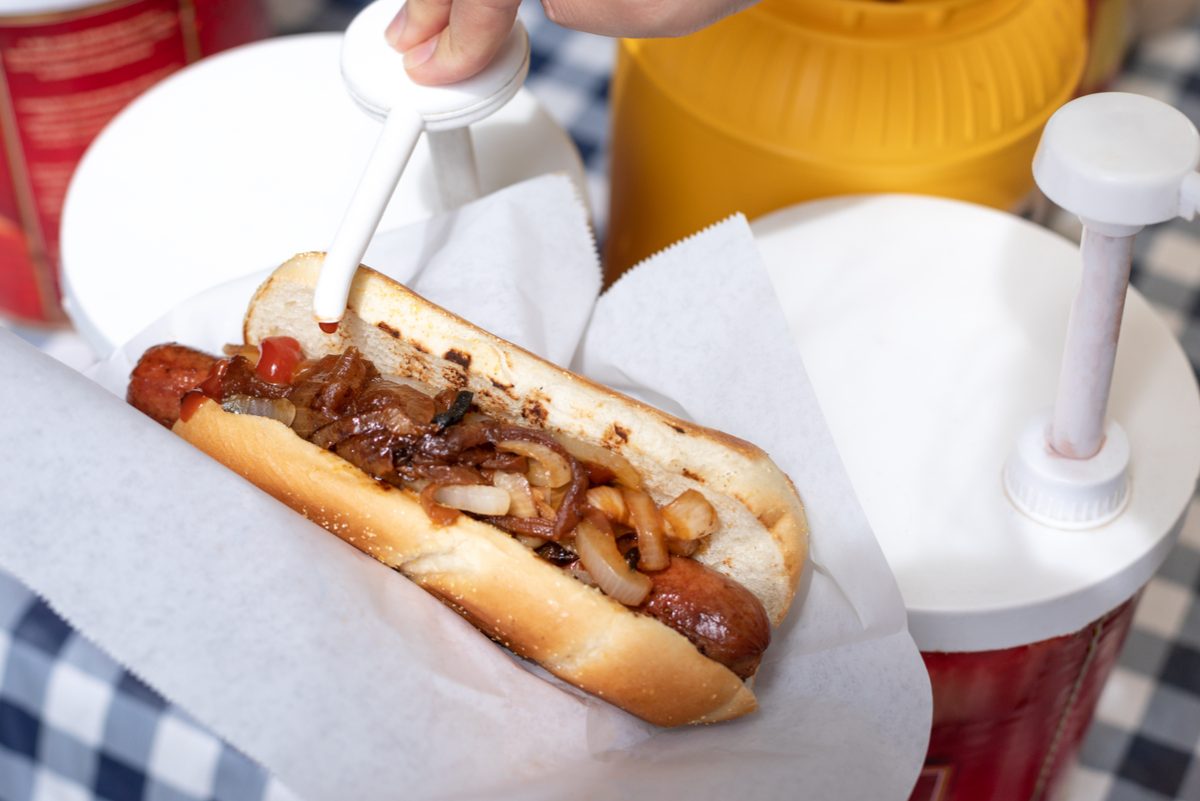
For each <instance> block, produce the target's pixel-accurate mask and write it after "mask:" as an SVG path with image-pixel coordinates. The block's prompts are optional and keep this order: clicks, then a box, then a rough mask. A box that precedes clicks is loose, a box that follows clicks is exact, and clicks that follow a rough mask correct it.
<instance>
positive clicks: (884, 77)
mask: <svg viewBox="0 0 1200 801" xmlns="http://www.w3.org/2000/svg"><path fill="white" fill-rule="evenodd" d="M1086 33H1087V15H1086V4H1085V2H1084V0H896V1H894V2H882V1H881V0H762V2H761V3H759V4H758V5H756V6H753V7H751V8H749V9H747V10H745V11H743V12H741V13H739V14H735V15H734V16H732V17H729V18H728V19H725V20H723V21H722V22H719V23H717V24H716V25H713V26H712V27H710V28H707V29H705V30H702V31H699V32H697V33H694V34H691V35H690V36H685V37H681V38H678V39H648V40H622V41H621V43H620V46H619V52H618V58H617V68H616V72H615V75H614V80H613V87H612V110H613V135H612V168H611V175H612V195H611V200H610V203H611V206H610V215H609V235H608V240H607V249H606V262H607V268H606V269H607V277H608V279H609V280H612V279H614V278H615V277H616V276H617V275H619V274H620V272H621V271H623V270H624V269H626V268H628V267H629V266H631V265H632V264H634V263H636V262H637V261H639V260H640V259H642V258H645V257H646V256H648V255H650V254H651V253H653V252H654V251H656V250H658V249H660V248H662V247H665V246H666V245H668V244H670V243H671V242H673V241H675V240H676V239H679V238H680V237H683V236H686V235H688V234H690V233H692V232H694V231H696V230H698V229H699V228H702V227H704V226H705V225H708V224H710V223H712V222H714V221H716V220H719V219H721V218H723V217H725V216H727V215H729V214H731V213H733V212H737V211H741V212H743V213H745V214H746V215H747V216H749V217H751V218H753V217H756V216H758V215H761V214H764V213H766V212H769V211H772V210H774V209H778V208H780V207H783V206H787V205H791V204H794V203H798V202H802V201H805V200H811V199H814V198H818V197H826V196H830V195H842V194H853V193H862V192H887V191H903V192H917V193H922V194H933V195H943V196H949V197H955V198H960V199H963V200H968V201H973V202H976V203H982V204H985V205H989V206H994V207H997V208H1002V209H1012V208H1015V207H1017V206H1019V205H1020V204H1021V203H1022V201H1023V200H1024V199H1025V198H1026V197H1027V196H1028V194H1029V192H1030V191H1031V190H1032V188H1033V179H1032V176H1031V174H1030V163H1031V161H1032V159H1033V153H1034V150H1035V149H1036V147H1037V141H1038V137H1039V135H1040V133H1041V129H1042V126H1043V125H1044V124H1045V122H1046V120H1047V119H1048V118H1049V116H1050V114H1051V113H1053V111H1054V110H1055V109H1057V108H1058V107H1059V106H1061V105H1062V104H1063V103H1065V102H1066V101H1067V100H1069V99H1070V98H1071V96H1072V94H1073V93H1074V91H1075V89H1076V87H1077V86H1078V84H1079V79H1080V76H1081V75H1082V73H1083V68H1084V63H1085V60H1086V56H1087V44H1086Z"/></svg>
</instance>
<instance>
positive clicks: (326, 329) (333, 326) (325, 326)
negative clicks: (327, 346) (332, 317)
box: [317, 323, 338, 334]
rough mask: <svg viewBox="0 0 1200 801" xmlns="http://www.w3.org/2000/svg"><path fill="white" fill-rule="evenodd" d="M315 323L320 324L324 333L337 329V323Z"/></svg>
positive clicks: (333, 332) (333, 331)
mask: <svg viewBox="0 0 1200 801" xmlns="http://www.w3.org/2000/svg"><path fill="white" fill-rule="evenodd" d="M317 325H318V326H320V327H321V330H322V331H324V332H325V333H326V334H336V333H337V330H338V324H337V323H317Z"/></svg>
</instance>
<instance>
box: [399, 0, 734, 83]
mask: <svg viewBox="0 0 1200 801" xmlns="http://www.w3.org/2000/svg"><path fill="white" fill-rule="evenodd" d="M753 2H754V0H542V7H543V8H545V10H546V16H547V17H549V18H550V20H551V21H553V22H556V23H558V24H559V25H562V26H563V27H566V28H574V29H575V30H579V31H585V32H587V33H598V34H602V35H605V36H630V37H639V38H640V37H660V36H681V35H683V34H686V33H691V32H692V31H695V30H699V29H700V28H703V27H705V26H706V25H710V24H712V23H713V22H716V21H717V20H719V19H721V18H722V17H724V16H726V15H728V14H732V13H733V12H735V11H739V10H741V9H742V8H745V7H746V6H748V5H751V4H752V3H753ZM519 5H520V0H408V2H407V4H406V5H405V7H404V8H403V9H401V11H400V13H399V14H397V15H396V18H395V19H394V20H392V23H391V24H390V25H389V26H388V29H387V38H388V41H389V42H390V43H391V45H392V47H394V48H396V49H397V50H399V51H401V52H402V53H404V66H405V68H406V69H407V70H408V74H409V76H410V77H412V79H413V80H414V81H416V82H417V83H423V84H431V85H434V84H445V83H454V82H456V81H462V80H465V79H467V78H470V77H471V76H472V75H475V74H476V73H477V72H479V71H480V70H482V69H483V68H484V67H486V66H487V65H488V64H490V63H491V61H492V59H493V58H495V56H496V53H497V52H498V51H499V50H500V45H502V44H503V43H504V40H505V38H506V37H507V36H508V33H509V31H511V30H512V26H513V20H515V19H516V16H517V7H518V6H519Z"/></svg>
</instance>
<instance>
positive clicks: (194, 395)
mask: <svg viewBox="0 0 1200 801" xmlns="http://www.w3.org/2000/svg"><path fill="white" fill-rule="evenodd" d="M207 397H208V396H207V395H205V394H204V393H203V392H201V391H200V390H198V389H193V390H192V391H191V392H189V393H187V394H186V395H184V396H183V400H182V401H181V402H180V404H179V419H180V420H182V421H183V422H185V423H186V422H187V421H188V420H191V419H192V415H194V414H195V413H196V410H197V409H199V408H200V404H201V403H204V399H205V398H207Z"/></svg>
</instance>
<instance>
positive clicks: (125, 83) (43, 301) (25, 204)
mask: <svg viewBox="0 0 1200 801" xmlns="http://www.w3.org/2000/svg"><path fill="white" fill-rule="evenodd" d="M268 32H269V21H268V17H267V13H266V9H265V6H264V5H263V3H262V2H261V0H116V1H115V2H114V1H112V0H110V1H109V2H101V3H96V2H78V1H73V0H57V2H55V1H54V0H28V2H26V3H24V11H23V13H18V14H6V15H3V16H0V144H2V145H3V147H2V148H0V315H3V316H6V317H10V318H14V319H16V320H19V321H23V322H27V323H35V324H55V323H61V322H64V319H65V318H64V317H63V313H62V310H61V307H60V306H59V287H58V230H59V224H60V221H61V217H62V208H63V198H64V196H65V195H66V191H67V184H68V182H69V180H70V178H71V175H72V173H73V172H74V170H75V166H76V165H77V164H78V163H79V160H80V158H82V156H83V153H84V151H85V150H86V149H87V147H88V145H89V144H91V142H92V139H94V138H95V136H96V135H97V134H98V133H99V132H100V130H101V129H102V128H103V127H104V126H105V125H106V124H107V123H108V121H109V120H111V119H112V118H113V117H114V116H115V115H116V114H117V112H119V111H120V110H121V109H122V108H124V107H125V106H126V105H127V104H128V103H129V102H130V101H131V100H133V99H134V98H135V97H137V96H138V95H139V94H141V93H142V92H143V91H145V90H146V89H148V88H149V87H151V86H153V85H154V84H155V83H157V82H158V81H160V80H162V79H163V78H165V77H166V76H168V75H170V74H171V73H172V72H175V71H176V70H178V69H180V68H182V67H183V66H185V65H187V64H190V63H191V62H193V61H196V60H197V59H199V58H201V57H203V56H206V55H209V54H211V53H215V52H218V51H220V50H224V49H227V48H229V47H232V46H234V45H238V44H243V43H246V42H249V41H252V40H254V39H258V38H262V37H264V36H266V35H267V33H268Z"/></svg>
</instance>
